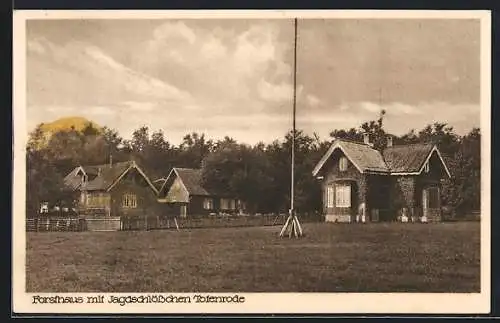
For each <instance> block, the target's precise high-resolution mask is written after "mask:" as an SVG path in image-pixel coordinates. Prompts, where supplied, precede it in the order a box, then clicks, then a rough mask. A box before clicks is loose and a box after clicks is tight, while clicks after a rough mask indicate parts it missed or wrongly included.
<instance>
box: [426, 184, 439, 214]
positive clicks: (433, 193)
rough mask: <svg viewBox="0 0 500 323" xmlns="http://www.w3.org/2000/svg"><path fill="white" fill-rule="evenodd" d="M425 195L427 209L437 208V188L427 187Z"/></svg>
mask: <svg viewBox="0 0 500 323" xmlns="http://www.w3.org/2000/svg"><path fill="white" fill-rule="evenodd" d="M427 197H428V199H429V201H428V206H429V209H436V208H439V190H438V188H437V187H429V188H428V189H427Z"/></svg>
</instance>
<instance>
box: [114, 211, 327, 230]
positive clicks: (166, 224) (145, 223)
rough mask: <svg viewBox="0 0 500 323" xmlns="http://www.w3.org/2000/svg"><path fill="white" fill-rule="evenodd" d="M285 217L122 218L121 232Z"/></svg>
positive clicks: (267, 222)
mask: <svg viewBox="0 0 500 323" xmlns="http://www.w3.org/2000/svg"><path fill="white" fill-rule="evenodd" d="M285 220H286V215H278V216H277V215H249V216H190V217H186V218H179V217H177V218H172V217H170V218H169V217H160V216H149V217H122V219H121V221H122V230H162V229H195V228H228V227H256V226H272V225H283V224H284V223H285ZM322 220H323V219H321V218H320V217H319V216H307V217H300V221H301V222H319V221H322Z"/></svg>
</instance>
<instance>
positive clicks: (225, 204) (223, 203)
mask: <svg viewBox="0 0 500 323" xmlns="http://www.w3.org/2000/svg"><path fill="white" fill-rule="evenodd" d="M220 209H221V210H235V209H236V205H235V201H234V199H226V198H221V199H220Z"/></svg>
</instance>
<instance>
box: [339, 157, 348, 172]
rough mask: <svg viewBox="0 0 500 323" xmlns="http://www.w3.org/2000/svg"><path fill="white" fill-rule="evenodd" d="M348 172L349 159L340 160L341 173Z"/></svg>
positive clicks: (341, 158)
mask: <svg viewBox="0 0 500 323" xmlns="http://www.w3.org/2000/svg"><path fill="white" fill-rule="evenodd" d="M346 170H347V158H345V157H340V159H339V171H341V172H345V171H346Z"/></svg>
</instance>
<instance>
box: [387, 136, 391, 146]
mask: <svg viewBox="0 0 500 323" xmlns="http://www.w3.org/2000/svg"><path fill="white" fill-rule="evenodd" d="M387 147H392V136H387Z"/></svg>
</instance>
